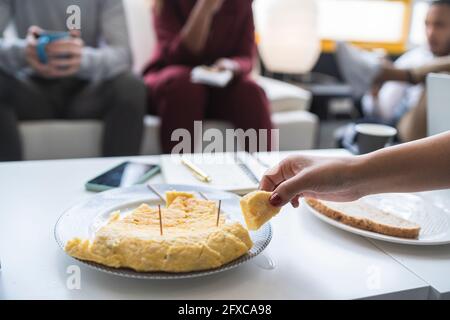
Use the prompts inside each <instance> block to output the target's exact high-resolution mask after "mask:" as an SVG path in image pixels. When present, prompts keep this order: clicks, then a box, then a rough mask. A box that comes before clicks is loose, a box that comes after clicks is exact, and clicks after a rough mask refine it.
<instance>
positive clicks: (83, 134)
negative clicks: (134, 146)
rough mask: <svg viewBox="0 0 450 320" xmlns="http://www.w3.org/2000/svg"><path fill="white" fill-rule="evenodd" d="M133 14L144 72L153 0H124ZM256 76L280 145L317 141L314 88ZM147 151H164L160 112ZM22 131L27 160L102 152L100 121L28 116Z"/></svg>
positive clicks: (138, 62) (149, 127)
mask: <svg viewBox="0 0 450 320" xmlns="http://www.w3.org/2000/svg"><path fill="white" fill-rule="evenodd" d="M124 5H125V10H126V14H127V17H128V18H129V19H128V21H129V32H130V42H131V47H132V49H133V55H134V71H135V72H136V73H140V72H141V70H142V69H143V67H144V66H145V64H146V63H147V61H148V58H149V57H150V56H151V52H152V49H153V46H154V43H155V35H154V33H153V31H152V21H151V14H150V5H149V1H148V0H124ZM254 77H255V80H256V81H257V82H258V83H259V85H260V86H261V87H262V88H263V89H264V90H265V92H266V94H267V96H268V98H269V100H270V102H271V108H272V119H273V123H274V124H275V126H276V127H277V128H278V129H279V130H280V142H279V148H280V150H300V149H311V148H313V147H314V145H315V141H316V136H317V131H318V118H317V117H316V116H315V115H313V114H311V113H309V112H308V109H309V106H310V102H311V99H312V98H311V93H310V92H308V91H306V90H303V89H301V88H299V87H297V86H294V85H291V84H288V83H284V82H281V81H277V80H274V79H270V78H265V77H262V76H260V75H258V74H256V73H255V75H254ZM144 123H145V133H144V137H143V142H142V150H141V154H142V155H153V154H160V153H161V149H160V146H159V138H158V137H159V125H160V121H159V119H158V117H154V116H146V117H145V119H144ZM212 127H214V128H218V129H220V130H222V131H223V130H225V129H227V128H231V124H229V123H225V122H221V121H205V123H204V129H208V128H212ZM20 132H21V135H22V141H23V146H24V157H25V159H26V160H41V159H64V158H85V157H98V156H101V150H100V146H101V138H102V124H101V122H99V121H94V120H87V121H84V120H82V121H59V120H49V121H25V122H21V123H20Z"/></svg>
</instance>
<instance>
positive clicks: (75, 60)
mask: <svg viewBox="0 0 450 320" xmlns="http://www.w3.org/2000/svg"><path fill="white" fill-rule="evenodd" d="M83 47H84V42H83V40H82V39H81V38H80V33H79V31H71V37H70V38H67V39H61V40H58V41H54V42H52V43H50V44H49V45H48V46H47V55H48V56H49V63H48V64H49V67H50V69H51V70H52V75H53V76H54V77H69V76H72V75H74V74H76V73H77V72H78V71H79V70H80V67H81V56H82V53H83Z"/></svg>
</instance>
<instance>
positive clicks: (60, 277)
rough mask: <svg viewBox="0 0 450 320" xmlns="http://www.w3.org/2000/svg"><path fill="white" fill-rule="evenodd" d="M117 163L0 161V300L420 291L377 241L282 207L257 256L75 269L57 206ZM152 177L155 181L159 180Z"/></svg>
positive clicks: (420, 281)
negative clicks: (151, 271)
mask: <svg viewBox="0 0 450 320" xmlns="http://www.w3.org/2000/svg"><path fill="white" fill-rule="evenodd" d="M329 152H330V151H328V152H326V153H329ZM321 153H323V152H321ZM331 153H333V152H331ZM333 154H342V152H334V153H333ZM285 155H286V154H283V155H282V156H285ZM263 156H264V155H263ZM269 158H270V157H267V156H266V158H265V159H266V160H267V161H269V160H270V159H269ZM138 159H139V160H142V161H147V162H157V160H158V159H157V157H140V158H138ZM121 161H123V159H118V158H115V159H90V160H62V161H61V160H60V161H40V162H22V163H4V164H0V209H1V213H0V259H1V262H2V270H1V272H0V299H24V298H31V299H36V298H39V299H44V298H45V299H47V298H48V299H316V298H322V299H358V298H373V297H380V296H381V297H385V298H416V299H426V298H428V297H429V293H430V284H429V283H428V282H427V279H424V278H422V277H419V276H417V275H416V274H415V273H414V272H411V271H410V270H408V268H406V267H405V266H404V265H403V264H401V263H399V262H398V261H397V260H396V259H394V258H393V257H392V256H391V255H389V254H386V253H385V252H384V251H383V250H380V248H379V247H378V244H376V245H375V244H374V243H372V242H371V241H369V240H367V239H365V238H362V237H360V236H356V235H352V234H349V233H345V232H343V231H340V230H337V229H336V228H333V227H331V226H328V225H326V224H325V223H323V222H321V221H319V220H318V219H316V218H315V217H313V216H312V215H311V214H310V213H308V212H306V211H305V210H304V209H292V208H288V207H286V208H285V209H284V210H283V212H282V213H281V214H280V215H279V217H277V218H275V219H273V222H272V224H273V229H274V238H273V240H272V242H271V244H270V245H269V247H268V248H267V250H266V251H265V254H264V256H262V257H261V258H257V259H256V260H255V261H254V262H250V263H247V264H245V265H243V266H241V267H239V268H237V269H234V270H232V271H228V272H224V273H221V274H218V275H213V276H209V277H205V278H199V279H189V280H182V281H142V280H133V279H126V278H120V277H116V276H112V275H108V274H103V273H101V272H98V271H95V270H92V269H90V268H87V267H84V266H83V265H82V264H81V263H79V262H77V261H75V260H73V259H71V258H70V257H68V256H66V255H65V254H64V252H62V250H61V249H60V248H59V247H58V246H57V244H56V242H55V240H54V237H53V227H54V224H55V222H56V220H57V218H58V217H59V216H60V215H61V213H62V212H63V211H64V209H66V208H68V207H69V206H70V205H72V204H74V203H77V202H79V201H80V200H83V199H86V198H88V197H91V196H92V193H89V192H86V191H84V188H83V186H84V183H85V182H86V181H87V180H88V179H90V178H92V177H94V176H96V175H97V174H98V173H100V172H102V171H104V170H105V169H107V168H109V167H111V166H113V165H115V164H117V163H120V162H121ZM153 182H162V177H161V176H157V177H155V178H153ZM447 252H448V251H447ZM447 254H448V253H447ZM267 258H268V259H271V260H272V261H273V262H274V263H275V268H274V269H271V270H268V269H265V268H264V265H265V261H266V259H267ZM427 258H430V259H432V257H431V256H428V257H427ZM72 265H76V266H79V267H80V268H81V289H80V290H70V289H68V287H67V286H66V282H67V279H68V277H69V275H68V274H67V268H68V267H70V266H72ZM447 273H448V272H446V274H447Z"/></svg>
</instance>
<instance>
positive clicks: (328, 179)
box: [260, 156, 364, 208]
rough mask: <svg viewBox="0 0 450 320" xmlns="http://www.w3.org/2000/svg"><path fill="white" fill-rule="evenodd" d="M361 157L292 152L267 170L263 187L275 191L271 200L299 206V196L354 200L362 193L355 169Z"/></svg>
mask: <svg viewBox="0 0 450 320" xmlns="http://www.w3.org/2000/svg"><path fill="white" fill-rule="evenodd" d="M357 163H358V158H357V157H354V158H348V157H345V158H324V157H307V156H292V157H289V158H287V159H285V160H283V161H281V163H280V164H278V165H277V166H276V167H274V168H272V169H270V170H268V171H267V173H266V174H265V175H264V177H263V179H262V181H261V185H260V188H261V189H262V190H264V191H269V192H272V196H271V198H270V202H271V204H272V205H274V206H277V207H281V206H283V205H285V204H287V203H288V202H291V204H292V206H294V207H295V208H297V207H298V206H299V198H300V197H311V198H319V199H323V200H330V201H353V200H356V199H358V198H360V197H361V196H363V195H364V194H363V188H362V187H359V186H358V183H357V177H358V174H357V172H355V168H356V167H357V166H356V165H357Z"/></svg>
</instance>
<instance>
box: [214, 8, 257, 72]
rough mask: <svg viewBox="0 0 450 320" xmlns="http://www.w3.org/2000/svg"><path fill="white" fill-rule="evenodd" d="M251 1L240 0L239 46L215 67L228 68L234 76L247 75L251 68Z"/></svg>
mask: <svg viewBox="0 0 450 320" xmlns="http://www.w3.org/2000/svg"><path fill="white" fill-rule="evenodd" d="M251 3H252V2H251V1H242V8H241V9H242V11H244V15H245V18H244V20H243V23H242V25H241V26H240V29H241V30H242V36H241V38H240V41H239V47H238V48H237V50H236V52H235V53H234V55H233V56H231V57H226V58H222V59H219V60H218V61H217V62H216V63H215V67H217V68H219V69H221V70H230V71H232V72H233V73H234V75H236V76H240V75H247V74H249V73H250V72H251V71H252V69H253V63H254V60H255V54H256V43H255V25H254V22H253V11H252V4H251Z"/></svg>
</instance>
